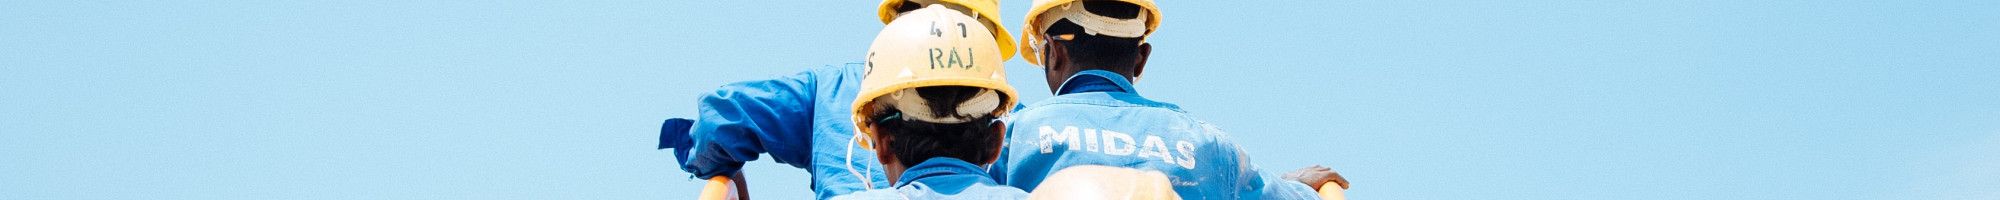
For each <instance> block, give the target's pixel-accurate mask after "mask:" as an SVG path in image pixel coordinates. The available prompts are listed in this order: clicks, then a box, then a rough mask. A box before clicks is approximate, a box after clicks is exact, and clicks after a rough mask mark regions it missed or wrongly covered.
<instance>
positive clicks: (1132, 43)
mask: <svg viewBox="0 0 2000 200" xmlns="http://www.w3.org/2000/svg"><path fill="white" fill-rule="evenodd" d="M1083 8H1084V11H1089V12H1090V13H1091V14H1096V15H1099V16H1105V17H1111V18H1118V19H1132V18H1137V17H1139V11H1140V8H1139V5H1134V4H1131V3H1125V2H1118V1H1084V2H1083ZM1043 33H1045V34H1047V35H1065V34H1073V35H1076V37H1074V38H1072V39H1070V40H1057V41H1053V42H1054V43H1058V44H1062V46H1063V48H1064V49H1065V50H1067V51H1066V52H1068V54H1066V55H1067V56H1068V58H1069V61H1070V63H1071V64H1076V65H1081V66H1082V67H1086V68H1096V69H1104V70H1111V71H1118V72H1131V71H1132V68H1134V67H1137V66H1136V65H1135V64H1136V63H1134V62H1133V61H1134V60H1137V59H1138V58H1139V39H1140V38H1121V37H1111V36H1101V35H1090V34H1088V33H1086V32H1084V30H1083V26H1082V25H1077V24H1076V23H1075V22H1070V21H1069V20H1068V19H1062V20H1058V21H1056V22H1055V23H1054V24H1051V25H1049V27H1048V30H1045V31H1043Z"/></svg>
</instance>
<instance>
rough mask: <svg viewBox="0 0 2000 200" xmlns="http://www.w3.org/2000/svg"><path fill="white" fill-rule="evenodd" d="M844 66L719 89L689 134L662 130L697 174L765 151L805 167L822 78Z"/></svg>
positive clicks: (734, 167)
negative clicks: (675, 137)
mask: <svg viewBox="0 0 2000 200" xmlns="http://www.w3.org/2000/svg"><path fill="white" fill-rule="evenodd" d="M839 70H840V69H839V68H835V67H824V68H817V69H813V70H809V71H806V72H801V73H798V74H794V75H790V76H784V77H778V78H774V79H766V80H753V81H744V82H737V83H731V84H728V85H724V86H722V87H721V88H717V89H716V90H715V92H713V93H709V94H708V95H704V96H703V97H702V98H701V101H700V102H699V104H700V105H699V106H700V111H701V116H700V117H699V118H696V119H693V120H689V122H687V125H686V126H687V129H686V132H683V133H678V134H681V135H684V136H687V137H685V138H681V139H674V138H673V137H674V135H675V134H677V133H673V132H662V133H661V134H662V136H661V138H662V139H661V142H662V148H674V149H675V156H676V159H677V160H678V161H680V163H681V170H683V171H687V172H688V173H692V174H694V176H695V177H697V178H710V177H714V176H718V175H728V174H732V173H736V172H737V171H738V170H740V169H742V166H743V163H745V162H748V161H753V160H757V158H758V154H765V153H768V154H771V156H772V157H773V159H777V161H778V162H779V163H786V164H791V165H792V166H794V167H800V168H803V167H804V166H805V165H807V164H810V163H809V162H811V155H812V148H811V146H812V145H811V143H812V120H813V119H812V111H813V108H814V106H815V105H814V104H813V103H814V102H815V101H814V100H815V98H816V96H814V95H815V94H816V91H815V90H814V89H815V88H816V84H818V81H817V80H818V79H817V78H818V77H819V76H822V74H826V73H837V72H838V71H839ZM827 75H828V76H831V75H830V74H827ZM672 121H673V120H670V121H669V122H668V123H670V124H669V125H671V123H674V122H672ZM671 129H672V128H663V129H662V131H670V130H671ZM669 143H674V144H669Z"/></svg>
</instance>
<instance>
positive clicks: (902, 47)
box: [833, 5, 1028, 200]
mask: <svg viewBox="0 0 2000 200" xmlns="http://www.w3.org/2000/svg"><path fill="white" fill-rule="evenodd" d="M977 23H979V22H977V21H975V20H973V18H971V17H969V16H966V15H964V14H960V13H959V12H956V11H951V10H950V9H947V8H944V7H943V6H937V5H932V6H929V7H927V8H922V9H918V10H915V11H910V12H908V13H905V14H903V16H901V17H900V18H898V19H896V20H895V21H894V22H890V23H889V24H888V25H887V26H886V27H883V28H882V32H881V33H880V34H879V35H877V36H876V37H875V43H874V45H871V46H869V48H868V58H867V60H868V62H867V65H866V68H867V70H863V71H867V72H866V73H864V74H865V75H864V77H863V78H862V80H861V91H860V93H859V94H857V95H856V96H855V97H856V100H855V102H854V105H853V110H854V113H853V115H854V116H855V117H853V118H851V119H852V120H854V125H855V127H856V128H857V130H858V131H859V133H860V134H859V135H860V137H858V138H857V139H856V140H855V142H856V144H858V145H861V146H865V147H868V148H869V149H873V150H875V152H876V153H875V155H876V156H875V157H873V158H861V159H871V160H876V161H879V162H880V163H882V166H884V168H883V169H884V170H883V172H885V173H884V174H885V175H887V177H888V178H889V179H890V180H895V181H892V182H891V183H892V184H893V187H891V188H882V189H872V190H867V191H862V192H856V193H849V194H846V195H840V196H834V198H833V199H842V200H845V199H897V200H901V199H1023V198H1027V197H1028V193H1027V192H1026V191H1021V189H1019V188H1014V187H1011V186H1007V185H1003V184H1000V183H999V182H998V181H995V180H994V179H993V176H992V175H990V174H989V173H987V171H986V168H985V167H984V166H985V165H988V164H992V163H993V162H994V161H995V160H999V158H1000V152H1001V151H1003V149H1002V148H1001V147H1002V144H1003V143H1002V142H1005V141H1006V129H1005V125H1004V124H1003V123H1001V122H1000V120H999V118H1000V117H1002V116H1005V115H1006V113H1008V112H1009V111H1011V110H1013V109H1012V108H1013V107H1014V101H1016V99H1018V98H1016V97H1015V94H1016V93H1015V92H1014V88H1013V87H1011V86H1008V85H1007V80H1006V71H1005V70H1003V69H1001V67H1000V63H1001V62H1002V61H1003V60H1000V59H981V58H995V57H1000V52H1001V51H1003V50H1001V49H999V48H995V47H994V46H995V44H994V42H993V40H992V39H991V37H992V36H991V35H989V34H990V33H989V32H987V31H986V30H983V29H984V28H982V27H979V26H977V25H973V26H964V25H965V24H977ZM1007 50H1012V49H1007Z"/></svg>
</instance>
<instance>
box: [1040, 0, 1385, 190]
mask: <svg viewBox="0 0 2000 200" xmlns="http://www.w3.org/2000/svg"><path fill="white" fill-rule="evenodd" d="M1159 24H1160V12H1159V9H1158V8H1157V7H1156V6H1155V5H1154V4H1153V2H1152V1H1151V0H1090V1H1080V0H1036V1H1035V2H1034V5H1032V6H1031V7H1030V9H1029V10H1028V15H1027V25H1026V26H1024V27H1025V28H1024V31H1022V36H1021V40H1020V41H1022V43H1023V45H1021V46H1022V47H1021V55H1022V57H1023V58H1024V59H1026V60H1027V61H1029V63H1032V64H1037V65H1039V66H1041V67H1042V69H1043V72H1045V73H1044V75H1045V76H1046V77H1045V78H1047V79H1048V86H1049V89H1050V91H1052V92H1053V93H1055V95H1056V96H1054V97H1051V98H1049V99H1045V100H1042V101H1039V102H1035V103H1032V104H1029V105H1027V106H1026V108H1024V109H1022V110H1019V111H1018V112H1017V113H1016V114H1015V115H1013V116H1010V117H1009V118H1008V123H1007V125H1008V126H1009V129H1010V131H1011V132H1012V133H1014V134H1013V135H1014V136H1012V137H1010V139H1009V141H1008V145H1009V146H1010V147H1009V150H1008V152H1007V154H1008V156H1007V159H1006V160H1003V161H1001V162H1002V163H1003V164H1002V166H1004V167H1005V169H1004V170H1005V171H1007V173H1008V175H1007V177H1006V178H1004V179H1005V180H1007V184H1008V185H1013V186H1015V187H1021V189H1024V190H1028V191H1030V192H1035V191H1036V187H1037V185H1039V184H1042V182H1043V181H1044V178H1046V177H1048V176H1050V175H1051V174H1052V173H1054V172H1057V171H1058V170H1062V169H1064V168H1066V167H1070V166H1079V165H1103V166H1114V167H1129V168H1136V169H1144V170H1154V171H1159V172H1162V173H1164V174H1166V175H1167V176H1168V177H1169V179H1170V182H1171V183H1172V185H1173V187H1174V191H1175V192H1176V193H1179V194H1180V196H1181V197H1185V198H1191V199H1318V197H1317V196H1315V189H1314V188H1319V187H1320V186H1321V185H1323V184H1327V183H1328V182H1333V183H1336V184H1339V185H1341V186H1342V187H1343V188H1344V187H1346V185H1347V183H1346V181H1345V180H1344V179H1343V178H1340V177H1339V175H1338V174H1337V173H1332V171H1331V169H1326V168H1324V167H1308V168H1306V169H1302V170H1301V171H1302V172H1306V173H1293V174H1294V176H1287V177H1283V178H1279V177H1277V176H1276V175H1271V174H1264V173H1262V172H1260V171H1259V170H1258V169H1257V168H1256V167H1255V166H1253V165H1251V164H1250V158H1249V157H1248V156H1246V155H1244V153H1243V150H1242V149H1241V148H1240V147H1238V146H1237V145H1236V144H1235V143H1233V142H1232V141H1230V140H1229V138H1228V134H1227V133H1224V132H1223V131H1222V130H1221V129H1219V128H1216V126H1214V125H1211V124H1208V123H1207V122H1203V121H1201V120H1199V119H1196V118H1195V117H1193V116H1191V115H1189V114H1188V113H1187V112H1185V111H1182V110H1181V109H1180V108H1179V107H1178V106H1175V105H1174V104H1171V103H1166V102H1161V101H1157V100H1153V99H1149V98H1146V97H1144V96H1141V95H1140V93H1139V91H1138V90H1137V89H1136V88H1134V87H1132V82H1133V81H1136V80H1138V79H1139V78H1138V77H1140V75H1141V73H1143V72H1145V69H1146V66H1147V65H1146V64H1147V63H1146V59H1147V56H1149V55H1150V54H1151V53H1152V45H1151V44H1149V43H1147V42H1146V38H1147V37H1148V36H1150V35H1151V34H1152V33H1153V31H1154V30H1155V29H1156V28H1157V27H1158V26H1159ZM1322 172H1323V173H1322ZM1267 176H1268V177H1272V178H1266V177H1267Z"/></svg>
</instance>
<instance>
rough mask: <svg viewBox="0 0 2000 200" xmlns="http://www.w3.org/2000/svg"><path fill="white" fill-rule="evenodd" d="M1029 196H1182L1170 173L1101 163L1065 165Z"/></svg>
mask: <svg viewBox="0 0 2000 200" xmlns="http://www.w3.org/2000/svg"><path fill="white" fill-rule="evenodd" d="M1028 199H1131V200H1137V199H1176V200H1177V199H1181V196H1180V194H1179V193H1174V186H1173V185H1172V184H1171V183H1170V182H1169V180H1168V179H1167V174H1164V173H1160V172H1159V171H1151V170H1139V169H1131V168H1119V167H1110V166H1100V165H1078V166H1070V167H1066V168H1063V169H1062V171H1056V173H1055V174H1050V175H1049V176H1048V179H1043V180H1042V184H1039V185H1036V186H1035V192H1034V193H1033V194H1028Z"/></svg>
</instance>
